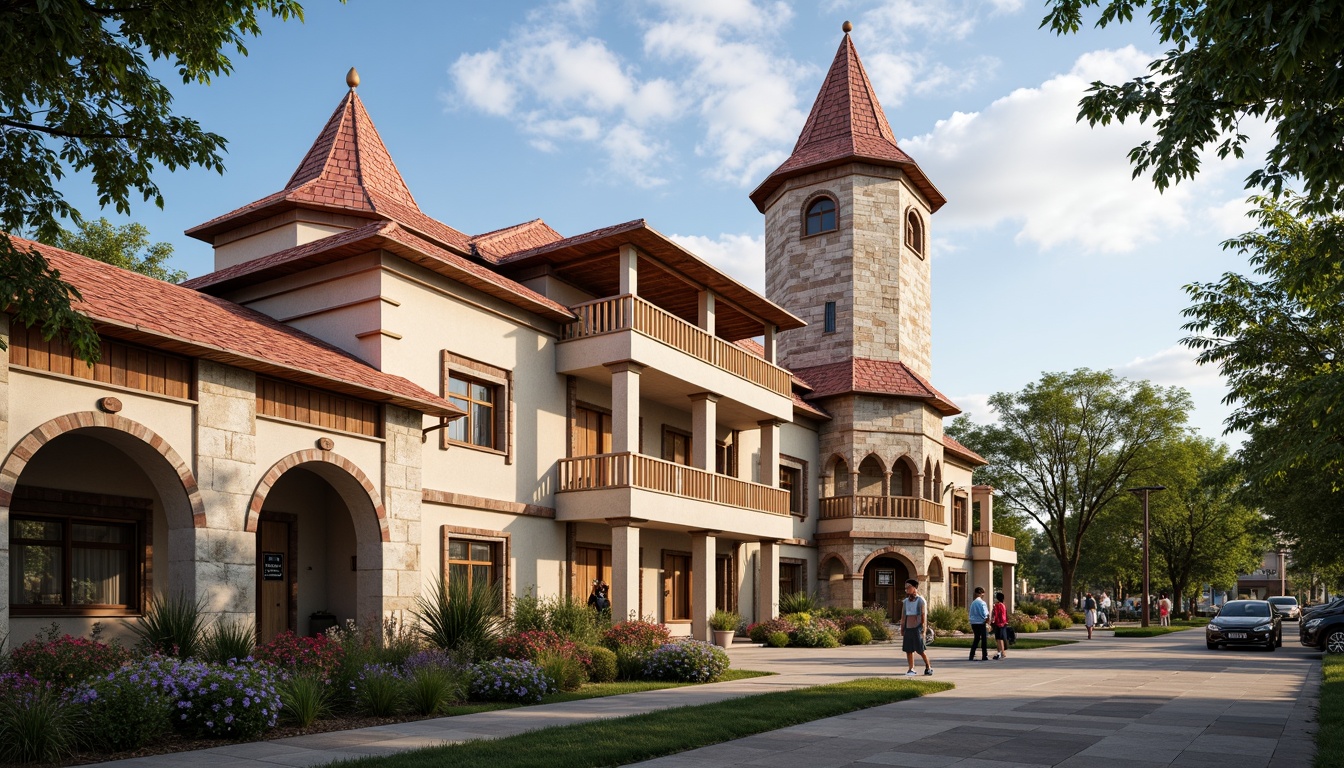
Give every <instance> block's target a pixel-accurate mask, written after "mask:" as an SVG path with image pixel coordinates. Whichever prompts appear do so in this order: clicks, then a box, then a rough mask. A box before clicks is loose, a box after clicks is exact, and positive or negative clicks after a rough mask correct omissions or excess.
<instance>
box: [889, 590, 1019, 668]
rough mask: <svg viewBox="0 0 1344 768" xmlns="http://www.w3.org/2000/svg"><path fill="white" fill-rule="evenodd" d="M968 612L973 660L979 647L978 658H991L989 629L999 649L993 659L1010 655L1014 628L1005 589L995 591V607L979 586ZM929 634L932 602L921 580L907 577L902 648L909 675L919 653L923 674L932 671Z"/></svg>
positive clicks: (902, 609) (971, 658)
mask: <svg viewBox="0 0 1344 768" xmlns="http://www.w3.org/2000/svg"><path fill="white" fill-rule="evenodd" d="M969 612H970V619H971V631H972V632H974V637H973V639H972V640H971V656H970V660H971V661H976V658H975V651H976V649H977V648H979V649H980V659H979V660H980V661H989V658H990V657H989V632H990V630H993V632H994V644H995V646H997V649H998V653H995V654H994V660H995V661H998V660H999V659H1006V658H1008V635H1009V632H1010V631H1011V630H1010V629H1009V627H1008V605H1007V604H1006V603H1005V602H1004V600H1003V593H1002V592H995V593H994V607H993V608H992V609H991V608H990V607H989V606H988V605H987V604H986V603H985V588H984V587H976V588H975V600H973V601H972V602H971V607H970V609H969ZM929 634H930V633H929V604H928V602H927V601H926V600H925V599H924V597H923V596H922V595H920V594H919V582H918V581H916V580H915V579H906V580H905V600H903V601H902V602H901V650H902V651H903V652H904V653H905V664H906V667H907V669H906V671H905V674H906V675H907V676H911V677H913V676H914V675H915V674H916V672H915V656H916V654H918V656H919V658H920V660H921V661H923V662H924V674H926V675H932V674H933V664H932V663H930V661H929V654H928V643H929Z"/></svg>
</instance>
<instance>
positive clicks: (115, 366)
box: [9, 323, 191, 399]
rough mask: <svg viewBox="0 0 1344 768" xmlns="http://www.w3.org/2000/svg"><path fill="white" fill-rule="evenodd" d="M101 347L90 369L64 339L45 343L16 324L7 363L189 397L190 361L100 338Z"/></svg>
mask: <svg viewBox="0 0 1344 768" xmlns="http://www.w3.org/2000/svg"><path fill="white" fill-rule="evenodd" d="M101 348H102V356H101V358H100V359H99V360H98V362H97V363H95V364H94V365H92V366H90V365H89V364H88V363H85V362H84V361H83V360H80V359H79V357H78V356H77V355H75V353H74V350H73V349H71V348H70V345H69V344H67V343H65V341H64V340H63V339H61V338H59V337H53V338H52V339H50V340H44V339H43V338H42V333H41V331H39V330H34V329H31V328H28V327H27V326H24V325H21V324H19V323H15V324H14V325H13V327H12V328H11V331H10V344H9V362H10V364H11V365H17V366H23V367H25V368H33V369H36V370H39V371H49V372H51V373H57V374H61V375H63V376H73V377H75V378H79V379H85V380H87V381H93V382H100V383H103V384H112V385H114V386H118V387H127V388H130V389H138V390H140V391H142V392H152V393H154V394H159V395H168V396H170V397H180V398H182V399H187V398H190V397H191V360H189V359H187V358H183V357H178V356H176V355H168V354H164V353H162V352H159V351H157V350H152V349H143V348H141V347H133V346H131V345H129V344H123V343H121V342H119V341H112V340H110V339H103V340H102V344H101Z"/></svg>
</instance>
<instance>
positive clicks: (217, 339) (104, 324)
mask: <svg viewBox="0 0 1344 768" xmlns="http://www.w3.org/2000/svg"><path fill="white" fill-rule="evenodd" d="M11 239H12V240H13V242H14V244H15V246H16V247H18V248H20V249H24V250H27V249H28V248H29V247H31V248H34V249H36V250H37V252H38V253H40V254H41V255H42V256H43V257H44V258H46V260H47V261H48V262H49V263H50V264H51V266H52V267H54V268H55V269H56V270H58V271H59V272H60V276H61V279H63V280H65V281H66V282H68V283H70V284H71V285H73V286H75V287H76V288H78V289H79V292H80V295H81V296H82V297H83V298H82V300H81V301H78V302H76V303H75V305H74V306H75V308H76V309H77V310H79V311H80V312H83V313H84V314H86V315H88V316H89V317H90V318H92V319H93V321H94V323H95V325H96V326H97V327H98V332H99V333H101V334H104V335H106V336H109V337H114V338H120V339H125V340H128V341H134V342H137V343H140V344H144V345H145V346H150V347H155V348H159V349H165V350H168V351H170V352H176V353H179V354H183V355H189V356H192V357H200V358H205V359H207V360H214V361H217V362H221V363H227V364H229V365H233V366H237V367H239V368H244V369H247V370H250V371H256V372H258V373H263V374H266V375H269V376H275V377H278V378H283V379H287V380H290V381H294V382H298V383H300V384H304V385H307V386H311V387H317V388H320V389H327V390H331V391H334V392H338V393H341V394H345V395H350V396H353V397H359V398H364V399H366V400H374V401H378V402H385V403H391V404H393V405H399V406H402V407H404V408H410V409H412V410H416V411H420V412H422V413H427V414H430V415H434V416H450V417H451V416H461V415H462V411H460V410H459V409H457V408H455V407H454V406H453V405H452V404H451V403H449V402H448V401H447V400H444V399H443V398H442V397H439V396H438V395H435V394H434V393H432V392H429V391H428V390H425V389H423V388H421V387H420V386H418V385H416V384H413V383H412V382H410V381H407V380H406V379H404V378H402V377H400V376H393V375H391V374H388V373H383V372H382V371H379V370H377V369H375V368H372V367H370V366H369V365H368V364H367V363H365V362H363V361H362V360H360V359H358V358H356V357H354V356H353V355H351V354H350V353H348V352H345V351H344V350H341V349H338V348H336V347H333V346H331V345H330V344H327V343H326V342H324V341H321V340H319V339H316V338H314V337H312V336H309V335H308V334H306V333H303V332H302V331H299V330H296V329H294V328H291V327H289V326H287V325H283V324H281V323H279V322H277V321H276V320H274V319H272V318H270V317H267V316H266V315H263V314H261V313H260V312H256V311H253V310H251V309H248V308H246V307H242V306H239V305H237V304H234V303H233V302H230V301H225V300H224V299H220V298H216V297H214V296H207V295H205V294H202V293H197V292H196V291H193V290H191V289H190V288H185V287H183V286H180V285H173V284H172V283H166V282H163V281H162V280H155V279H153V278H150V277H145V276H144V275H140V274H136V273H135V272H130V271H127V270H124V269H121V268H120V267H114V266H112V265H110V264H104V263H103V262H101V261H94V260H93V259H88V258H85V257H83V256H80V255H78V254H75V253H70V252H69V251H62V250H60V249H58V248H52V247H51V246H48V245H42V244H40V243H34V242H32V241H29V240H24V239H22V238H18V237H13V238H11Z"/></svg>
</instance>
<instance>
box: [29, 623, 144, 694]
mask: <svg viewBox="0 0 1344 768" xmlns="http://www.w3.org/2000/svg"><path fill="white" fill-rule="evenodd" d="M130 658H131V653H130V651H128V650H126V649H125V648H122V647H121V646H119V645H108V644H107V643H100V642H98V641H97V640H90V639H88V638H86V637H74V636H73V635H61V636H60V637H50V636H49V637H47V638H45V639H35V640H29V641H28V642H26V643H24V644H23V645H20V646H19V647H18V648H15V649H14V650H13V651H12V652H10V654H9V668H10V670H11V671H13V672H18V673H21V674H27V675H31V676H32V677H33V678H34V679H36V680H41V681H44V682H49V683H56V684H58V685H63V686H70V685H75V684H77V683H82V682H84V681H85V680H87V679H89V678H90V677H94V676H96V675H105V674H107V673H108V672H111V671H112V670H114V669H116V668H118V667H120V666H121V665H122V664H125V663H126V662H128V661H130Z"/></svg>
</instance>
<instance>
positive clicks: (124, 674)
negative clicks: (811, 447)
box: [80, 658, 177, 752]
mask: <svg viewBox="0 0 1344 768" xmlns="http://www.w3.org/2000/svg"><path fill="white" fill-rule="evenodd" d="M174 665H175V664H174V662H169V663H168V664H166V665H165V664H164V663H163V662H161V661H160V660H159V659H156V658H149V659H143V660H140V661H138V662H135V663H133V664H128V665H127V666H124V667H122V668H121V669H118V670H116V671H115V672H111V673H109V674H107V675H103V676H100V677H96V678H94V679H93V680H91V681H89V683H88V685H87V687H86V688H85V689H84V690H83V691H81V694H80V698H81V699H83V700H85V702H86V703H85V707H84V716H83V717H84V724H85V726H86V727H87V733H88V736H89V742H90V743H91V744H92V745H93V746H95V747H98V748H100V749H105V750H108V751H114V752H119V751H122V750H128V749H139V748H140V747H143V746H144V745H146V744H148V743H150V742H151V741H153V740H155V739H157V738H159V737H160V736H163V735H164V734H165V733H167V732H168V731H169V730H170V728H171V727H172V719H171V718H172V715H173V710H174V709H175V707H176V703H177V700H176V699H175V698H174V697H173V696H172V694H171V691H170V690H169V689H168V688H167V687H166V686H165V685H164V684H163V683H164V682H165V677H168V678H171V677H172V672H171V671H170V670H172V669H173V667H174Z"/></svg>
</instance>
